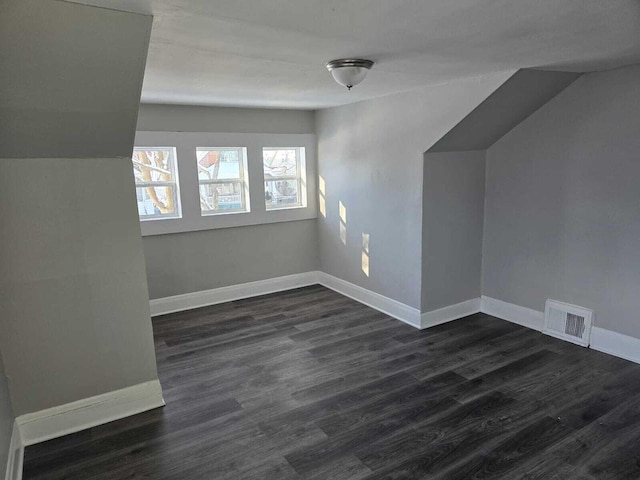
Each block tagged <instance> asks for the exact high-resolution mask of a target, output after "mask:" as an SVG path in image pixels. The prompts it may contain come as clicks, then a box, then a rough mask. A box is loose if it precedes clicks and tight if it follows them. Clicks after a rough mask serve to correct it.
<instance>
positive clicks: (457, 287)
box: [421, 151, 485, 312]
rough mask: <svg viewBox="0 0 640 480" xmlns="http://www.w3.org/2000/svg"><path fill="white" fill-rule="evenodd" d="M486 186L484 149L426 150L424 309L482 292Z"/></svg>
mask: <svg viewBox="0 0 640 480" xmlns="http://www.w3.org/2000/svg"><path fill="white" fill-rule="evenodd" d="M484 186H485V152H484V151H475V152H473V151H469V152H451V153H426V154H425V156H424V182H423V192H424V194H423V210H422V305H421V310H422V311H423V312H428V311H431V310H436V309H438V308H442V307H447V306H449V305H455V304H456V303H460V302H464V301H466V300H470V299H473V298H479V297H480V294H481V293H480V283H481V282H480V280H481V267H482V228H483V218H484Z"/></svg>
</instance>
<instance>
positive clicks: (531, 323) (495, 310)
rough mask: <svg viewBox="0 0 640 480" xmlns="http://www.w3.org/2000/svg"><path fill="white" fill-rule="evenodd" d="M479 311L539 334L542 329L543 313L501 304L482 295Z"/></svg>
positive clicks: (501, 302) (505, 303)
mask: <svg viewBox="0 0 640 480" xmlns="http://www.w3.org/2000/svg"><path fill="white" fill-rule="evenodd" d="M480 311H481V312H482V313H486V314H487V315H492V316H494V317H498V318H501V319H503V320H507V321H508V322H511V323H516V324H518V325H522V326H523V327H527V328H531V329H533V330H537V331H538V332H541V331H542V328H543V327H544V312H539V311H537V310H532V309H530V308H525V307H521V306H519V305H514V304H513V303H507V302H503V301H502V300H497V299H495V298H491V297H486V296H484V295H483V296H482V300H481V304H480Z"/></svg>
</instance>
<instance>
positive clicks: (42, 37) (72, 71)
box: [0, 0, 152, 158]
mask: <svg viewBox="0 0 640 480" xmlns="http://www.w3.org/2000/svg"><path fill="white" fill-rule="evenodd" d="M151 22H152V18H151V17H148V16H143V15H135V14H130V13H124V12H117V11H114V10H106V9H101V8H93V7H86V6H81V5H74V4H71V3H66V2H57V1H46V2H43V1H40V0H3V1H2V2H0V45H2V48H1V49H0V158H2V157H4V158H23V157H33V158H37V157H45V158H54V157H57V158H71V157H78V158H82V157H104V158H106V157H112V156H129V155H131V148H130V145H131V144H132V143H133V137H134V133H135V124H136V115H137V110H138V102H139V101H140V90H141V87H142V86H141V84H140V78H142V75H143V72H144V65H145V60H146V55H147V47H148V39H149V34H150V30H151Z"/></svg>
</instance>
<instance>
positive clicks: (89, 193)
mask: <svg viewBox="0 0 640 480" xmlns="http://www.w3.org/2000/svg"><path fill="white" fill-rule="evenodd" d="M134 195H135V194H134V190H133V171H132V169H131V161H130V160H129V159H125V158H123V159H114V158H108V159H95V158H94V159H84V158H83V159H13V160H9V159H4V160H0V204H2V205H3V206H4V208H3V209H2V211H1V213H0V231H2V232H3V238H2V242H0V263H1V264H2V266H3V268H2V270H0V290H2V292H3V301H2V302H1V303H0V317H1V318H3V319H4V321H3V324H2V331H1V332H0V349H2V353H3V356H4V361H5V367H6V369H7V372H9V373H10V376H9V378H10V388H11V398H12V401H13V407H14V409H15V413H16V415H21V414H23V413H28V412H33V411H37V410H41V409H45V408H48V407H52V406H56V405H60V404H64V403H68V402H72V401H75V400H79V399H82V398H85V397H90V396H93V395H97V394H100V393H105V392H109V391H112V390H117V389H120V388H124V387H127V386H130V385H135V384H137V383H141V382H145V381H149V380H154V379H156V378H157V374H156V363H155V352H154V346H153V333H152V330H151V320H150V314H149V301H148V298H149V297H148V291H147V281H146V276H145V270H144V256H143V253H142V240H141V237H140V226H139V222H138V217H137V212H136V209H135V197H134Z"/></svg>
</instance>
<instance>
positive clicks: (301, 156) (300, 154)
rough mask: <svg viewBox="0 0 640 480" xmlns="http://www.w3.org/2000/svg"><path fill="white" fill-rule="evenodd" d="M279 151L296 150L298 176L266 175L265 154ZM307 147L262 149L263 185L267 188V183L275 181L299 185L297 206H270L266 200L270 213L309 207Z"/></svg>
mask: <svg viewBox="0 0 640 480" xmlns="http://www.w3.org/2000/svg"><path fill="white" fill-rule="evenodd" d="M274 150H275V151H278V150H294V151H295V152H296V175H295V176H294V175H287V176H283V177H267V176H266V174H265V173H264V152H265V151H274ZM305 150H306V149H305V147H262V168H263V177H264V182H263V184H264V185H265V187H266V183H267V182H275V181H292V180H293V181H295V182H297V184H298V199H299V202H298V203H296V204H288V205H287V204H285V205H283V206H275V207H274V206H269V205H267V200H266V198H265V202H264V203H265V208H266V210H267V211H268V212H272V211H275V210H290V209H295V208H305V207H306V206H307V168H306V158H305V157H306V155H305V153H306V151H305Z"/></svg>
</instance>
